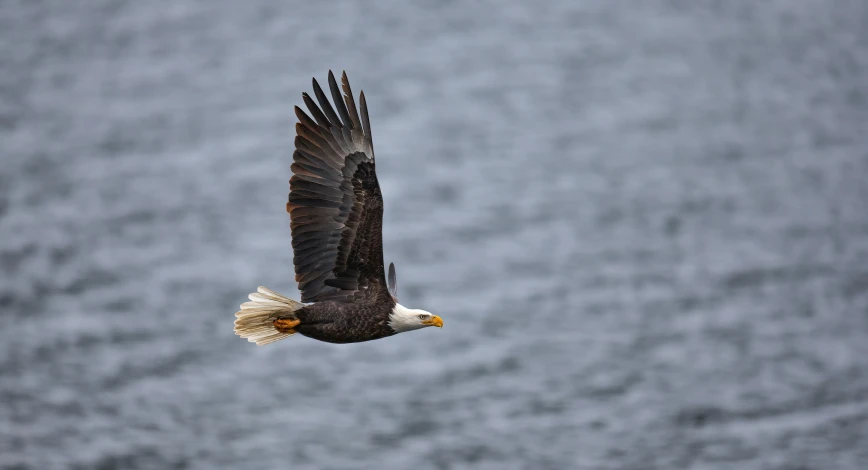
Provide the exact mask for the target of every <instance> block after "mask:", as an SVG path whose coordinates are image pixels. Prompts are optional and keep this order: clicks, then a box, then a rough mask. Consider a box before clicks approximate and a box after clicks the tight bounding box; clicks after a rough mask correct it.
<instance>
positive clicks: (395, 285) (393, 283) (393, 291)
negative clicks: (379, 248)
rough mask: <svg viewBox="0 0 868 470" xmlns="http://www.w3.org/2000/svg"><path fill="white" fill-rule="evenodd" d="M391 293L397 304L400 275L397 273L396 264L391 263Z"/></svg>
mask: <svg viewBox="0 0 868 470" xmlns="http://www.w3.org/2000/svg"><path fill="white" fill-rule="evenodd" d="M389 293H390V294H392V298H393V299H395V302H397V301H398V275H397V274H396V273H395V263H389Z"/></svg>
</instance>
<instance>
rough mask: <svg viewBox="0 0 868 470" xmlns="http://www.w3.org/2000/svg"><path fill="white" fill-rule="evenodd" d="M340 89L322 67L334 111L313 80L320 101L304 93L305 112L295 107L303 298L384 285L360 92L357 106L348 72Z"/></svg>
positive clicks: (295, 205) (292, 206)
mask: <svg viewBox="0 0 868 470" xmlns="http://www.w3.org/2000/svg"><path fill="white" fill-rule="evenodd" d="M341 84H342V86H343V92H344V93H343V95H341V92H340V90H339V89H338V85H337V82H335V77H334V74H332V72H331V71H329V89H330V91H331V95H332V99H333V100H334V104H335V107H336V108H337V112H336V111H335V109H334V108H332V105H331V104H330V103H329V101H328V98H326V95H325V93H323V90H322V89H321V88H320V86H319V84H318V83H317V81H316V79H314V80H313V90H314V94H315V96H316V99H317V101H318V102H319V106H320V107H317V105H316V103H315V102H314V101H313V99H311V97H310V96H309V95H308V94H307V93H304V94H302V98H303V99H304V103H305V105H306V106H307V108H308V110H309V111H310V113H311V114H312V115H313V119H311V118H310V117H309V116H308V115H307V114H305V112H304V111H302V110H301V109H300V108H299V107H298V106H296V107H295V114H296V116H298V119H299V121H300V122H298V123H297V124H296V125H295V129H296V137H295V152H294V153H293V155H292V158H293V163H292V173H293V176H292V178H291V179H290V180H289V202H287V203H286V211H287V212H288V213H289V214H290V219H291V228H292V249H293V251H294V255H295V256H294V258H293V264H295V280H296V281H297V282H298V289H299V290H300V291H301V301H302V302H318V301H322V300H338V301H351V300H353V299H354V298H355V297H356V296H357V295H373V294H375V293H379V292H381V291H385V289H386V279H385V273H384V269H383V234H382V227H383V196H382V194H381V193H380V185H379V183H378V182H377V175H376V172H375V165H374V146H373V143H372V141H371V124H370V121H369V119H368V108H367V105H366V103H365V94H364V92H362V93H361V94H360V96H359V104H360V111H361V119H360V116H359V112H358V111H357V110H356V104H355V101H354V100H353V94H352V90H350V83H349V81H348V80H347V74H346V72H344V74H343V75H342V77H341Z"/></svg>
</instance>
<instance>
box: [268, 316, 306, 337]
mask: <svg viewBox="0 0 868 470" xmlns="http://www.w3.org/2000/svg"><path fill="white" fill-rule="evenodd" d="M299 323H301V321H300V320H293V319H292V318H278V319H277V320H274V323H273V325H274V329H276V330H277V331H279V332H281V333H285V334H288V335H291V334H293V333H295V327H297V326H298V324H299Z"/></svg>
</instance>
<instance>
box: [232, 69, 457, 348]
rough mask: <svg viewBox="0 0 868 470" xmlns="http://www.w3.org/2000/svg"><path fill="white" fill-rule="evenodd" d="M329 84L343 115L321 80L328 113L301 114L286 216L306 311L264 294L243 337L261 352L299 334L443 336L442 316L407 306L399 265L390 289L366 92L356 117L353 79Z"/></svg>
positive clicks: (242, 327)
mask: <svg viewBox="0 0 868 470" xmlns="http://www.w3.org/2000/svg"><path fill="white" fill-rule="evenodd" d="M328 81H329V89H330V91H331V96H332V100H333V101H334V105H335V106H334V107H332V105H331V103H329V100H328V98H326V95H325V93H323V90H322V88H320V86H319V84H318V83H317V81H316V79H315V78H314V79H313V91H314V95H315V96H316V100H317V102H319V107H318V106H317V105H316V103H315V102H314V101H313V99H311V97H310V96H309V95H308V94H307V93H302V95H301V96H302V99H303V100H304V104H305V105H306V106H307V109H308V110H309V111H310V114H311V115H313V118H311V117H310V116H308V114H307V113H305V112H304V111H302V110H301V109H300V108H299V107H298V106H296V107H295V115H296V116H297V117H298V120H299V122H298V123H296V125H295V132H296V136H295V152H293V154H292V160H293V163H292V166H291V167H290V168H291V169H292V174H293V175H292V178H290V180H289V201H288V202H287V203H286V212H288V213H289V217H290V228H291V232H292V250H293V254H294V257H293V264H294V265H295V280H296V282H298V290H299V291H300V292H301V302H297V301H295V300H292V299H289V298H287V297H285V296H283V295H280V294H278V293H276V292H274V291H272V290H270V289H267V288H265V287H259V288H258V289H257V291H256V292H254V293H252V294H250V296H249V299H250V301H249V302H245V303H243V304H241V310H240V311H239V312H237V313H236V314H235V317H236V319H235V334H237V335H239V336H241V337H242V338H247V340H248V341H250V342H253V343H256V344H257V345H260V346H261V345H265V344H269V343H273V342H275V341H279V340H281V339H284V338H286V337H289V336H291V335H293V334H295V333H299V334H301V335H303V336H307V337H309V338H314V339H317V340H320V341H326V342H329V343H356V342H361V341H370V340H374V339H380V338H385V337H387V336H392V335H394V334H396V333H402V332H405V331H410V330H416V329H419V328H424V327H426V326H437V327H440V328H442V327H443V320H441V319H440V317H439V316H437V315H433V314H431V313H429V312H426V311H425V310H417V309H411V308H406V307H404V306H403V305H401V304H399V303H398V286H397V279H396V275H395V265H394V264H389V281H388V284H387V283H386V273H385V269H384V266H383V234H382V230H383V195H382V194H381V193H380V185H379V183H378V182H377V174H376V171H375V170H376V164H375V160H374V145H373V142H372V141H371V123H370V120H369V118H368V107H367V105H366V103H365V93H364V92H362V93H360V94H359V105H360V106H359V110H356V103H355V101H354V100H353V93H352V91H351V90H350V83H349V81H348V80H347V74H346V72H344V73H343V75H342V76H341V85H342V88H343V94H341V91H340V89H338V85H337V82H336V81H335V76H334V74H333V73H332V72H331V71H329V77H328ZM335 108H337V109H335ZM359 111H360V112H361V113H360V112H359Z"/></svg>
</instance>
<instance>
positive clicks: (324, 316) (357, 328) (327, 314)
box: [295, 293, 395, 343]
mask: <svg viewBox="0 0 868 470" xmlns="http://www.w3.org/2000/svg"><path fill="white" fill-rule="evenodd" d="M386 297H388V298H382V299H375V298H371V299H366V300H363V301H361V302H354V303H352V304H347V303H343V302H332V301H325V302H317V303H315V304H310V305H307V306H305V307H304V308H302V309H301V310H299V311H297V312H296V315H297V317H298V319H299V320H300V321H301V324H300V325H298V326H297V327H296V328H295V330H296V332H298V333H301V334H302V335H304V336H307V337H309V338H313V339H318V340H320V341H326V342H329V343H358V342H361V341H370V340H373V339H380V338H385V337H386V336H392V335H394V334H395V331H394V330H393V329H392V327H390V326H389V314H390V313H391V312H392V308H393V307H394V306H395V301H394V300H392V298H391V296H389V295H388V293H387V294H386Z"/></svg>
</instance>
